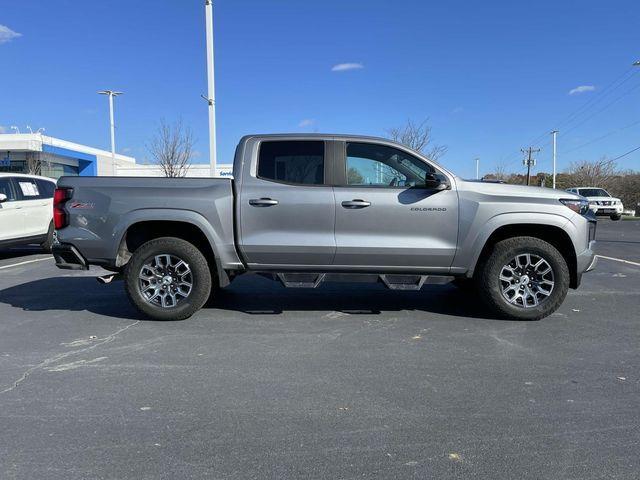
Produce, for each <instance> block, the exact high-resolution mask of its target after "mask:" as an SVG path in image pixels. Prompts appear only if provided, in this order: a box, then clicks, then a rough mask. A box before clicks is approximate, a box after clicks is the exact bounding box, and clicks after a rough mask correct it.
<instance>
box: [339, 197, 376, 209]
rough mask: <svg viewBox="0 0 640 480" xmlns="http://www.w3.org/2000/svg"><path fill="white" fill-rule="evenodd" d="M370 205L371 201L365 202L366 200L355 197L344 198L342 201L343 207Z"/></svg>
mask: <svg viewBox="0 0 640 480" xmlns="http://www.w3.org/2000/svg"><path fill="white" fill-rule="evenodd" d="M369 205H371V202H367V201H366V200H361V199H359V198H356V199H354V200H345V201H344V202H342V206H343V207H344V208H366V207H368V206H369Z"/></svg>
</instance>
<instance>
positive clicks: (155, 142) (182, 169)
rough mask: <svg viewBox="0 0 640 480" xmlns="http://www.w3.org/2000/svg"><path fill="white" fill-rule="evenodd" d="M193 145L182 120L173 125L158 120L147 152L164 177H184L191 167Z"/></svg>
mask: <svg viewBox="0 0 640 480" xmlns="http://www.w3.org/2000/svg"><path fill="white" fill-rule="evenodd" d="M193 143H194V140H193V134H192V133H191V130H190V129H189V128H188V127H184V126H183V125H182V120H178V121H176V122H174V123H173V124H168V123H167V122H165V121H164V120H160V125H159V126H158V130H157V131H156V133H155V135H154V136H153V137H152V138H151V142H150V143H149V144H148V145H147V150H148V151H149V153H150V154H151V156H152V157H153V159H154V160H155V162H156V163H157V164H158V165H160V168H161V169H162V173H163V174H164V176H165V177H185V176H186V175H187V173H188V172H189V167H190V166H191V157H192V156H193Z"/></svg>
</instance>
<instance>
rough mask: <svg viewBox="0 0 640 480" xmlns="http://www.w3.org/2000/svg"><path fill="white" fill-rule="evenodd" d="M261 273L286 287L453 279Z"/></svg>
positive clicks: (411, 285)
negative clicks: (334, 283) (328, 283)
mask: <svg viewBox="0 0 640 480" xmlns="http://www.w3.org/2000/svg"><path fill="white" fill-rule="evenodd" d="M261 275H263V276H265V277H267V278H271V279H272V280H279V281H280V282H281V283H282V285H284V286H285V287H287V288H317V287H319V286H320V285H321V284H322V283H324V282H360V283H376V282H382V283H383V284H384V285H385V286H386V287H387V288H389V289H390V290H420V289H421V288H422V286H423V285H425V284H428V285H443V284H445V283H449V282H451V281H452V280H453V278H454V277H452V276H445V275H411V274H408V275H405V274H371V273H297V272H278V273H266V272H264V273H261Z"/></svg>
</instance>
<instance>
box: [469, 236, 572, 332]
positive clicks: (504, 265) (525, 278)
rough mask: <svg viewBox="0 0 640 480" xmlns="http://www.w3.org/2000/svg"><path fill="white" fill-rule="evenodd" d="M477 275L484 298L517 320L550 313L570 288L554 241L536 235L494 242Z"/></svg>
mask: <svg viewBox="0 0 640 480" xmlns="http://www.w3.org/2000/svg"><path fill="white" fill-rule="evenodd" d="M476 279H477V281H478V289H479V291H480V294H481V297H482V299H483V300H484V302H485V303H486V304H487V305H488V306H489V307H490V308H491V309H492V310H493V311H495V312H496V313H497V314H499V315H500V316H502V317H507V318H513V319H517V320H539V319H541V318H544V317H546V316H547V315H550V314H551V313H553V312H554V311H555V310H556V309H557V308H558V307H559V306H560V305H561V304H562V302H563V301H564V299H565V297H566V296H567V291H568V289H569V269H568V267H567V262H566V261H565V259H564V257H563V256H562V254H561V253H560V252H559V251H558V250H557V249H556V248H555V247H554V246H553V245H551V244H549V243H547V242H545V241H544V240H541V239H539V238H535V237H515V238H508V239H506V240H502V241H501V242H498V243H496V245H495V246H494V247H493V249H492V251H491V254H490V255H489V258H487V260H486V261H485V262H484V264H483V265H482V266H481V267H480V271H479V272H478V276H477V278H476Z"/></svg>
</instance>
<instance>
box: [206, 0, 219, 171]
mask: <svg viewBox="0 0 640 480" xmlns="http://www.w3.org/2000/svg"><path fill="white" fill-rule="evenodd" d="M204 9H205V17H206V29H207V30H206V35H207V97H204V96H203V97H204V99H205V100H206V101H207V103H208V104H209V162H210V168H211V176H212V177H215V175H216V161H217V159H216V91H215V77H214V75H215V70H214V64H213V60H214V59H213V0H205V2H204Z"/></svg>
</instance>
